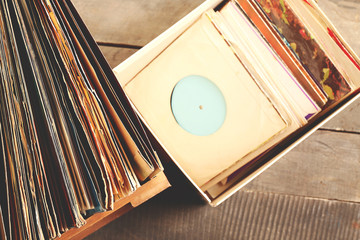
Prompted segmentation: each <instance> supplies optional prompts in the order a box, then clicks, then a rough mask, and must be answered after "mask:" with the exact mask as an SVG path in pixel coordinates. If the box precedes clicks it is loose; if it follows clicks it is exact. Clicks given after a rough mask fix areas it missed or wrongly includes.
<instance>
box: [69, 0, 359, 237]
mask: <svg viewBox="0 0 360 240" xmlns="http://www.w3.org/2000/svg"><path fill="white" fill-rule="evenodd" d="M201 2H202V1H201V0H150V1H149V0H73V3H74V4H75V6H76V7H77V9H78V11H79V13H80V15H81V16H82V18H83V20H84V21H85V23H86V24H87V26H88V28H89V29H90V32H91V33H92V34H93V36H94V38H95V39H96V41H97V42H98V43H99V45H100V46H101V50H102V51H103V53H104V55H105V57H106V58H107V59H108V61H109V63H110V65H111V66H112V67H115V66H116V65H118V64H119V63H121V62H122V61H123V60H124V59H126V58H127V57H129V56H130V55H131V54H133V53H134V52H136V51H137V50H138V49H139V48H141V47H142V46H144V45H145V44H146V43H148V42H149V41H151V40H152V39H153V38H155V37H156V36H157V35H159V34H160V33H161V32H162V31H164V30H166V29H167V28H168V27H170V26H171V25H172V24H174V23H175V22H176V21H178V20H179V19H180V18H181V17H183V16H185V15H186V14H187V13H188V12H190V11H191V10H192V9H194V8H195V7H196V6H198V5H199V4H200V3H201ZM319 5H320V6H321V8H322V9H323V10H324V11H325V13H326V14H327V15H328V16H329V18H330V19H331V20H332V21H333V23H334V24H335V26H336V27H337V28H338V29H339V31H340V32H341V33H342V34H343V36H344V37H345V39H346V40H347V41H348V42H349V44H350V45H351V46H352V48H353V49H354V50H355V52H357V54H358V55H360V0H342V1H341V0H319ZM359 105H360V100H359V101H357V102H355V103H353V104H352V105H351V106H350V107H349V108H347V109H346V110H345V111H343V112H342V113H341V114H339V115H338V116H336V117H335V118H334V119H333V120H331V121H330V122H328V123H327V124H326V125H325V126H324V127H322V128H321V129H320V130H318V131H317V132H316V133H315V134H313V135H312V136H311V137H309V138H308V139H307V140H306V141H304V142H303V143H301V144H300V145H299V146H298V147H296V148H295V149H294V150H292V151H291V152H290V153H289V154H287V155H286V156H285V157H283V158H282V159H281V160H280V161H278V162H277V163H276V164H275V165H274V166H272V167H271V168H270V169H269V170H267V171H266V172H265V173H263V174H262V175H260V176H259V177H258V178H257V179H256V180H254V181H253V182H251V183H250V184H249V185H247V186H246V187H245V188H243V189H242V190H241V191H239V192H238V193H237V194H235V195H234V196H233V197H231V198H230V199H229V200H227V201H226V202H225V203H223V204H222V205H221V206H219V207H217V208H211V207H210V206H208V205H206V204H204V203H202V202H201V200H200V197H198V196H197V195H196V193H195V190H193V189H192V188H191V187H190V186H189V184H187V183H186V180H185V179H184V178H181V176H180V180H173V185H174V187H173V188H171V189H169V190H167V191H165V192H164V193H162V194H160V195H159V196H157V197H155V198H154V199H152V200H150V201H149V202H147V203H145V204H144V205H142V206H140V207H138V208H136V209H134V210H132V211H131V212H130V213H128V214H126V215H124V216H122V217H121V218H119V219H118V220H116V221H114V222H112V223H111V224H109V225H108V226H106V227H104V228H103V229H101V230H99V231H97V232H95V233H94V234H92V235H91V236H89V237H88V238H87V239H88V240H91V239H107V240H110V239H157V240H160V239H164V240H165V239H181V240H193V239H326V240H328V239H336V240H338V239H346V240H348V239H360V106H359ZM169 171H170V172H173V173H174V174H175V175H179V174H178V172H177V170H176V169H169V170H168V172H169ZM169 178H170V180H171V177H169Z"/></svg>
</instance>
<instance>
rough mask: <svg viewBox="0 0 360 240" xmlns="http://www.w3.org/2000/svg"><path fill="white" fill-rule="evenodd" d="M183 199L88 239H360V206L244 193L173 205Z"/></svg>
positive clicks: (169, 196)
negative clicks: (214, 201)
mask: <svg viewBox="0 0 360 240" xmlns="http://www.w3.org/2000/svg"><path fill="white" fill-rule="evenodd" d="M178 196H179V193H178V192H176V189H169V190H167V193H165V194H163V195H162V196H159V197H157V198H156V199H152V200H150V201H149V202H148V203H146V204H144V205H142V206H140V207H139V208H137V209H134V210H133V211H131V212H129V213H127V214H126V216H124V217H122V218H119V219H117V220H116V221H114V222H112V223H110V224H109V225H108V226H105V227H104V228H103V229H101V230H100V231H98V232H96V233H94V234H93V235H91V236H89V237H88V238H87V240H92V239H94V240H95V239H107V240H112V239H114V240H115V239H147V240H152V239H154V240H155V239H156V240H168V239H172V240H177V239H179V240H183V239H188V240H195V239H227V240H232V239H234V240H235V239H255V240H257V239H269V240H279V239H295V240H297V239H299V240H303V239H311V240H312V239H317V240H341V239H343V240H357V239H359V238H360V228H359V226H360V204H355V203H346V202H339V201H334V200H320V199H312V198H307V197H301V196H289V195H282V194H274V193H261V192H250V191H240V192H238V193H236V195H235V196H233V197H232V198H231V199H229V200H228V201H226V202H225V203H224V204H222V205H221V206H219V207H217V208H211V207H209V206H207V205H201V204H197V205H196V204H181V203H177V204H173V203H172V202H173V199H174V198H176V197H178ZM180 197H181V196H180ZM195 200H196V199H195Z"/></svg>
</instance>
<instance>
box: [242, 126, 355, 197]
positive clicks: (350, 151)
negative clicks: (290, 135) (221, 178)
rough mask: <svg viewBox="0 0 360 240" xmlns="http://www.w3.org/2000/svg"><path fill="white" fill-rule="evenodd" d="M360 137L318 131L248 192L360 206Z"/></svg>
mask: <svg viewBox="0 0 360 240" xmlns="http://www.w3.org/2000/svg"><path fill="white" fill-rule="evenodd" d="M359 182H360V135H359V134H349V133H341V132H333V131H324V130H319V131H317V132H315V133H314V134H313V135H311V136H310V137H309V138H307V139H306V140H305V141H304V142H302V143H301V144H300V145H299V146H297V147H296V148H295V149H293V150H292V151H291V152H289V153H288V154H287V155H285V157H283V158H282V159H280V160H279V161H278V162H277V163H275V164H274V165H273V166H272V167H270V168H269V169H268V170H267V171H265V172H264V173H262V174H261V175H260V176H259V177H257V178H256V179H255V180H253V181H252V182H250V183H249V184H248V185H247V186H245V189H247V190H256V191H266V192H275V193H283V194H291V195H301V196H308V197H315V198H324V199H338V200H343V201H353V202H360V185H359Z"/></svg>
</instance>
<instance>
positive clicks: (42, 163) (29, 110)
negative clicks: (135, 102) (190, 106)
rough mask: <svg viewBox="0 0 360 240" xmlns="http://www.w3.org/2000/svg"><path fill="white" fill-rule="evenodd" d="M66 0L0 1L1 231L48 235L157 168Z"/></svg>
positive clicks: (78, 221) (106, 204) (76, 222)
mask: <svg viewBox="0 0 360 240" xmlns="http://www.w3.org/2000/svg"><path fill="white" fill-rule="evenodd" d="M83 29H84V27H83V24H82V23H81V21H80V20H79V18H78V16H77V15H76V12H75V11H74V9H73V6H72V5H71V3H70V2H69V1H65V0H64V1H62V0H60V1H47V0H35V1H27V0H26V1H25V0H15V1H13V0H10V1H7V0H3V1H1V4H0V59H1V84H0V98H1V100H0V106H1V107H0V112H1V113H0V116H1V119H0V128H1V131H0V136H1V138H0V143H1V144H0V148H1V151H0V152H1V158H0V159H1V164H0V178H1V180H0V183H1V186H0V189H1V191H0V192H1V197H0V209H1V210H0V213H1V216H0V219H1V221H0V230H1V236H2V237H1V238H2V239H4V238H5V239H53V238H56V237H58V236H60V235H61V233H63V232H65V231H66V230H67V229H70V228H73V227H80V226H82V225H83V224H84V223H85V220H86V218H88V217H89V216H91V215H93V214H95V213H96V212H102V211H106V210H109V209H112V207H113V204H114V201H116V200H117V199H121V198H124V197H126V196H128V195H129V194H131V193H133V192H134V191H136V189H137V188H138V187H139V186H141V185H142V184H143V183H144V182H146V181H147V180H148V179H150V178H151V177H152V175H153V174H155V173H156V171H158V169H159V168H161V165H160V163H159V161H158V159H157V156H156V153H155V152H154V151H153V149H152V146H151V144H150V142H149V140H148V138H147V137H146V135H145V132H144V129H143V127H142V125H141V122H140V121H139V119H138V118H137V116H136V115H135V113H134V112H133V110H132V108H131V106H130V104H129V102H128V100H127V98H126V97H125V95H124V93H123V91H122V89H121V87H120V85H119V83H118V81H117V79H116V78H115V76H114V75H113V73H112V70H111V69H110V67H109V65H108V64H107V63H106V61H105V60H104V59H103V57H102V55H101V53H100V51H99V49H98V47H97V46H96V44H95V42H94V40H93V39H92V38H91V37H90V36H87V35H88V32H87V31H83Z"/></svg>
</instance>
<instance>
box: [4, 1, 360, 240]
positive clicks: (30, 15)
mask: <svg viewBox="0 0 360 240" xmlns="http://www.w3.org/2000/svg"><path fill="white" fill-rule="evenodd" d="M0 1H1V4H0V73H1V75H0V77H1V83H0V149H1V150H0V178H1V179H0V193H1V195H0V237H1V239H55V238H58V237H60V238H61V235H62V234H63V233H64V232H66V231H67V230H69V229H71V228H74V227H81V226H82V225H84V224H85V223H86V220H87V219H88V218H89V217H91V216H94V215H95V214H97V213H98V212H104V211H107V210H111V209H112V208H113V207H114V202H116V201H117V200H119V199H123V198H125V197H127V196H129V195H131V194H132V193H134V192H136V190H137V189H138V188H139V187H140V186H142V185H143V184H144V183H146V182H147V181H149V180H150V179H152V178H153V176H154V175H156V174H157V173H158V172H159V171H161V170H163V167H162V165H161V162H160V160H159V158H158V156H157V153H156V151H155V150H154V148H153V147H152V144H153V143H151V142H150V140H149V138H148V136H147V134H146V133H147V132H148V131H147V130H146V128H148V130H149V131H150V132H151V133H152V134H153V136H154V138H155V139H156V140H157V141H158V142H159V143H160V145H161V146H162V147H163V148H164V150H165V151H166V152H167V153H168V155H169V156H170V157H171V158H172V159H173V160H174V162H175V163H176V164H177V165H178V167H179V168H180V169H181V170H182V171H183V172H184V173H185V174H186V175H187V176H188V178H189V179H190V180H191V181H192V182H193V183H194V185H195V186H196V187H197V188H198V189H199V190H201V191H202V192H204V193H205V194H206V196H207V197H208V198H209V199H216V198H218V197H219V196H221V195H222V194H224V193H225V192H226V191H227V190H228V189H229V188H231V187H232V186H234V185H235V184H236V183H237V182H238V181H239V179H241V177H242V176H244V173H246V171H248V170H247V169H248V166H249V165H250V164H253V163H254V162H261V161H262V159H264V158H265V157H266V156H267V154H268V153H269V152H271V151H273V150H274V149H278V148H279V149H280V146H281V144H282V143H284V142H286V141H288V139H290V138H291V137H293V136H296V135H295V134H296V133H299V132H300V133H301V131H302V130H303V129H305V128H306V127H307V126H309V124H311V123H312V122H315V121H316V120H317V119H320V118H321V117H322V116H325V115H326V113H327V112H330V111H331V110H332V109H335V108H336V107H337V106H338V105H340V104H341V103H342V102H343V100H344V99H346V98H348V97H349V96H352V95H354V93H356V90H357V89H358V88H359V86H360V64H359V60H358V58H357V57H356V56H355V55H354V53H353V52H352V51H351V50H349V48H348V46H347V45H346V44H344V42H343V40H342V39H341V37H340V36H339V35H338V34H337V31H336V30H335V29H334V27H333V26H332V25H331V23H330V22H329V21H328V20H327V18H326V17H324V15H323V14H321V10H319V8H318V6H317V4H316V3H315V2H314V1H313V0H301V1H299V0H280V1H278V0H237V1H236V0H230V1H217V6H216V7H215V8H210V9H207V10H206V11H204V12H202V13H201V14H200V16H199V17H197V18H196V19H195V20H194V21H193V22H191V23H190V24H189V25H188V27H187V28H186V29H185V30H184V31H182V32H180V33H176V34H178V35H177V37H176V38H175V39H174V40H173V41H171V43H169V44H166V46H163V49H162V50H161V51H160V53H159V54H157V55H156V57H154V58H152V59H151V61H150V62H149V63H148V64H146V66H145V67H144V68H141V70H140V71H138V72H137V73H136V74H135V75H134V76H133V77H131V79H129V80H128V81H127V82H126V83H125V84H122V85H120V83H119V81H120V80H119V79H116V77H115V75H114V73H113V71H112V70H111V68H110V67H109V65H108V64H107V62H106V60H105V59H104V57H103V55H102V54H101V52H100V50H99V48H98V47H97V45H96V43H95V41H94V40H93V39H92V37H91V36H90V34H89V32H88V31H87V29H86V27H85V25H84V23H83V22H82V21H81V19H80V17H79V15H78V14H77V12H76V10H75V9H74V7H73V5H72V4H71V2H70V0H33V1H27V0H0ZM214 2H215V1H214ZM134 64H136V63H134ZM115 72H116V69H115ZM118 77H119V78H121V76H118ZM120 82H121V81H120ZM125 94H127V95H125ZM128 98H129V99H130V100H131V102H130V101H129V100H128ZM151 139H152V138H151ZM156 145H157V146H158V143H156Z"/></svg>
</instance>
